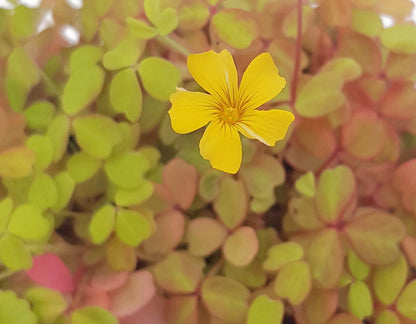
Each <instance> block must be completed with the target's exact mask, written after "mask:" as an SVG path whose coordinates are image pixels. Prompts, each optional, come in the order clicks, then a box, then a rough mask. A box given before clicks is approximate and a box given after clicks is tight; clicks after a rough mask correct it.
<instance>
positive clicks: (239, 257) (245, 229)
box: [223, 226, 259, 267]
mask: <svg viewBox="0 0 416 324" xmlns="http://www.w3.org/2000/svg"><path fill="white" fill-rule="evenodd" d="M258 248H259V241H258V240H257V236H256V232H255V231H254V229H253V228H252V227H249V226H242V227H240V228H238V229H237V230H235V231H234V232H233V233H232V234H231V235H230V236H229V237H228V238H227V239H226V240H225V242H224V246H223V253H224V257H225V259H226V260H227V261H228V262H230V263H231V264H233V265H235V266H237V267H244V266H246V265H248V264H249V263H250V262H251V261H252V260H253V259H254V257H255V256H256V254H257V251H258Z"/></svg>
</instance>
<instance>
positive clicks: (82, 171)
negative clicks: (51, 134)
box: [66, 152, 101, 183]
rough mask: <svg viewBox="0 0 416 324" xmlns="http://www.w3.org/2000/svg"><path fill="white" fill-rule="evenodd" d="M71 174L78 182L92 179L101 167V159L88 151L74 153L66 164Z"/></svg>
mask: <svg viewBox="0 0 416 324" xmlns="http://www.w3.org/2000/svg"><path fill="white" fill-rule="evenodd" d="M66 167H67V169H68V172H69V175H70V176H71V177H72V179H74V181H75V182H76V183H81V182H84V181H87V180H89V179H91V178H92V177H93V176H94V175H95V174H96V173H97V171H98V170H99V169H100V167H101V161H100V160H97V159H95V158H93V157H91V156H90V155H88V154H87V153H84V152H78V153H75V154H74V155H72V156H71V157H70V158H69V159H68V162H67V164H66Z"/></svg>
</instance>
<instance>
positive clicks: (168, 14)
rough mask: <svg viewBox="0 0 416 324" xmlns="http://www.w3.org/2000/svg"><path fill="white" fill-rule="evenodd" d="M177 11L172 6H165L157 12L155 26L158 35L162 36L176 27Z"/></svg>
mask: <svg viewBox="0 0 416 324" xmlns="http://www.w3.org/2000/svg"><path fill="white" fill-rule="evenodd" d="M178 22H179V20H178V13H177V12H176V10H175V9H174V8H165V9H163V10H162V12H161V13H160V14H159V17H158V18H157V21H156V23H155V26H156V28H157V30H158V32H159V34H160V35H162V36H164V35H167V34H169V33H171V32H173V31H174V30H175V29H176V27H178Z"/></svg>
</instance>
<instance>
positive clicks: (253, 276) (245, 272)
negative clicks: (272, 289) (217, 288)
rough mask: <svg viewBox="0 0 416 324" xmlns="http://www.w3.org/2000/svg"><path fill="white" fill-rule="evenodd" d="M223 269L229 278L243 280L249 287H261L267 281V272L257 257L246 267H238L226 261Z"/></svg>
mask: <svg viewBox="0 0 416 324" xmlns="http://www.w3.org/2000/svg"><path fill="white" fill-rule="evenodd" d="M222 271H223V273H224V275H225V276H226V277H227V278H231V279H233V280H236V281H238V282H241V283H242V284H243V285H245V286H246V287H247V288H260V287H262V286H264V284H265V283H266V281H267V274H266V272H265V271H264V270H263V267H262V264H261V262H260V261H258V260H257V258H256V259H254V260H253V261H252V262H251V263H250V264H248V265H246V266H245V267H236V266H234V265H232V264H231V263H229V262H225V264H224V267H223V269H222Z"/></svg>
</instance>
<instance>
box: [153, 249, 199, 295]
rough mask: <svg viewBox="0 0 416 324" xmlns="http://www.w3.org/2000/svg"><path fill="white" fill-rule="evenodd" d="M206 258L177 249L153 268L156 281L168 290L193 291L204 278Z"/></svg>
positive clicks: (174, 291)
mask: <svg viewBox="0 0 416 324" xmlns="http://www.w3.org/2000/svg"><path fill="white" fill-rule="evenodd" d="M204 267H205V262H204V259H202V258H199V257H196V256H193V255H192V254H190V253H189V252H185V251H175V252H172V253H170V254H169V255H168V256H167V257H166V258H165V259H164V260H162V261H161V262H159V263H157V264H155V265H154V266H153V268H152V273H153V275H154V279H155V282H156V283H157V284H158V285H159V286H161V287H162V288H163V289H165V290H166V291H168V292H172V293H192V292H194V291H195V290H196V288H197V287H198V284H199V282H200V281H201V279H202V278H203V272H202V270H203V268H204Z"/></svg>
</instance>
